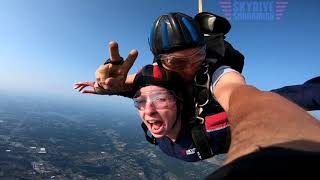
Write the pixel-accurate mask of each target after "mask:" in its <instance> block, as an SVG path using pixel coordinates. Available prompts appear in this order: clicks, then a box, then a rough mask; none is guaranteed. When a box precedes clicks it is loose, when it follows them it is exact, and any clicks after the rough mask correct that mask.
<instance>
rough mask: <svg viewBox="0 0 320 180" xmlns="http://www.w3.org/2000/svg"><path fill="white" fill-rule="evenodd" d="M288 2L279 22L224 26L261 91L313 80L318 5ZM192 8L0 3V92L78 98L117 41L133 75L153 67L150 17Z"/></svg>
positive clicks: (123, 2)
mask: <svg viewBox="0 0 320 180" xmlns="http://www.w3.org/2000/svg"><path fill="white" fill-rule="evenodd" d="M225 1H227V0H225ZM232 1H233V2H245V1H241V0H238V1H235V0H232ZM251 1H252V0H251ZM258 1H259V0H258ZM258 1H255V2H258ZM260 1H261V0H260ZM282 1H284V0H282ZM219 2H220V1H216V0H210V1H209V0H203V9H204V11H209V12H214V13H216V14H219V15H223V12H222V9H221V7H219ZM246 2H250V0H247V1H246ZM265 2H275V1H272V0H265ZM287 2H288V5H287V8H286V10H285V12H284V13H283V16H282V17H281V19H280V20H272V21H262V20H261V21H249V20H242V21H240V20H231V24H232V29H231V31H230V32H229V33H228V34H227V40H228V41H230V42H231V43H232V44H233V46H234V47H235V48H237V49H238V50H240V51H241V52H242V53H243V54H244V55H245V57H246V60H245V68H244V75H245V77H246V80H247V82H248V83H250V84H253V85H255V86H257V87H259V88H261V89H264V90H269V89H272V88H277V87H281V86H285V85H290V84H299V83H303V82H304V81H305V80H307V79H309V78H312V77H314V76H318V75H320V61H319V60H318V56H319V53H318V52H320V46H319V45H318V42H319V40H320V36H319V32H320V23H319V19H320V11H319V10H318V7H319V1H316V0H309V1H308V3H306V2H303V1H292V0H287ZM197 3H198V2H197V0H136V1H132V0H90V1H89V0H28V1H25V0H1V1H0V83H1V86H0V90H4V91H8V92H9V91H10V92H28V93H40V94H41V93H44V94H46V93H49V94H55V95H63V96H77V97H79V96H78V94H77V95H75V94H76V92H75V91H73V89H72V85H73V83H74V82H77V81H80V80H88V81H92V80H94V72H95V69H96V68H97V67H98V66H99V65H100V64H102V63H103V62H104V58H106V57H108V49H107V45H108V42H109V41H110V40H116V41H118V42H119V45H120V52H121V54H122V56H124V57H126V56H127V53H128V52H129V51H130V50H131V49H133V48H136V49H137V50H138V51H139V57H138V59H137V61H136V63H135V65H134V67H133V68H132V71H131V72H135V71H137V70H138V69H139V68H140V67H142V66H143V65H145V64H147V63H150V62H151V61H152V55H151V53H150V52H149V47H148V35H149V30H150V27H151V24H152V22H153V21H154V20H155V18H156V17H157V16H159V15H161V14H164V13H167V12H170V11H180V12H184V13H187V14H189V15H192V16H194V15H195V14H196V13H197V11H198V7H197V5H198V4H197ZM247 11H249V10H247Z"/></svg>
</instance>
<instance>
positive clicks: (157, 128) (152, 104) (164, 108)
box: [134, 86, 177, 138]
mask: <svg viewBox="0 0 320 180" xmlns="http://www.w3.org/2000/svg"><path fill="white" fill-rule="evenodd" d="M139 91H140V92H139V93H138V94H139V96H138V97H135V98H134V102H135V106H136V107H137V108H138V111H139V115H140V117H141V119H142V121H143V122H144V123H145V125H146V126H147V127H148V129H149V131H150V132H151V134H152V135H153V136H154V137H155V138H160V137H163V136H165V135H168V134H170V133H172V132H171V131H172V130H173V126H174V124H175V121H176V119H177V106H176V98H175V96H174V95H173V94H172V93H170V92H169V91H168V90H166V89H165V88H162V87H159V86H146V87H143V88H141V89H140V90H139Z"/></svg>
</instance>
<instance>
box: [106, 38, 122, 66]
mask: <svg viewBox="0 0 320 180" xmlns="http://www.w3.org/2000/svg"><path fill="white" fill-rule="evenodd" d="M109 53H110V60H111V61H112V62H118V61H120V60H121V56H120V54H119V46H118V43H117V42H115V41H111V42H110V43H109Z"/></svg>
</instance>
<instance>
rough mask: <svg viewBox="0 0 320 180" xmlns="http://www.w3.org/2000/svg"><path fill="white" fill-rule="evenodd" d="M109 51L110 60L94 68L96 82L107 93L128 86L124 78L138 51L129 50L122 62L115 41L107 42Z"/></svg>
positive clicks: (118, 90) (125, 88)
mask: <svg viewBox="0 0 320 180" xmlns="http://www.w3.org/2000/svg"><path fill="white" fill-rule="evenodd" d="M109 52H110V62H109V63H107V64H104V65H101V66H100V67H99V68H98V69H97V70H96V82H97V83H98V85H99V87H101V88H103V89H104V92H107V94H115V93H119V92H123V91H126V90H127V88H128V87H129V86H128V85H127V84H126V78H127V75H128V72H129V70H130V68H131V67H132V65H133V63H134V61H135V60H136V59H137V56H138V51H137V50H135V49H133V50H131V51H130V53H129V55H128V57H127V58H126V59H125V60H124V62H123V63H121V61H122V58H121V56H120V54H119V47H118V43H117V42H115V41H111V42H110V43H109Z"/></svg>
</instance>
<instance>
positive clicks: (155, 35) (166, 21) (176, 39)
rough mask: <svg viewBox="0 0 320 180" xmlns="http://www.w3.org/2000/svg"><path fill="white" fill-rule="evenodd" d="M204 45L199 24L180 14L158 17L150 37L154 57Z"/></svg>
mask: <svg viewBox="0 0 320 180" xmlns="http://www.w3.org/2000/svg"><path fill="white" fill-rule="evenodd" d="M203 44H204V39H203V37H202V34H201V33H200V29H199V25H198V24H197V22H196V21H195V20H194V19H193V18H192V17H190V16H188V15H186V14H183V13H179V12H175V13H168V14H165V15H162V16H160V17H158V18H157V19H156V21H155V22H154V23H153V26H152V29H151V33H150V37H149V45H150V50H151V51H152V53H153V55H154V56H157V55H159V54H164V53H171V52H173V51H177V50H182V49H187V48H192V47H197V46H201V45H203Z"/></svg>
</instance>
